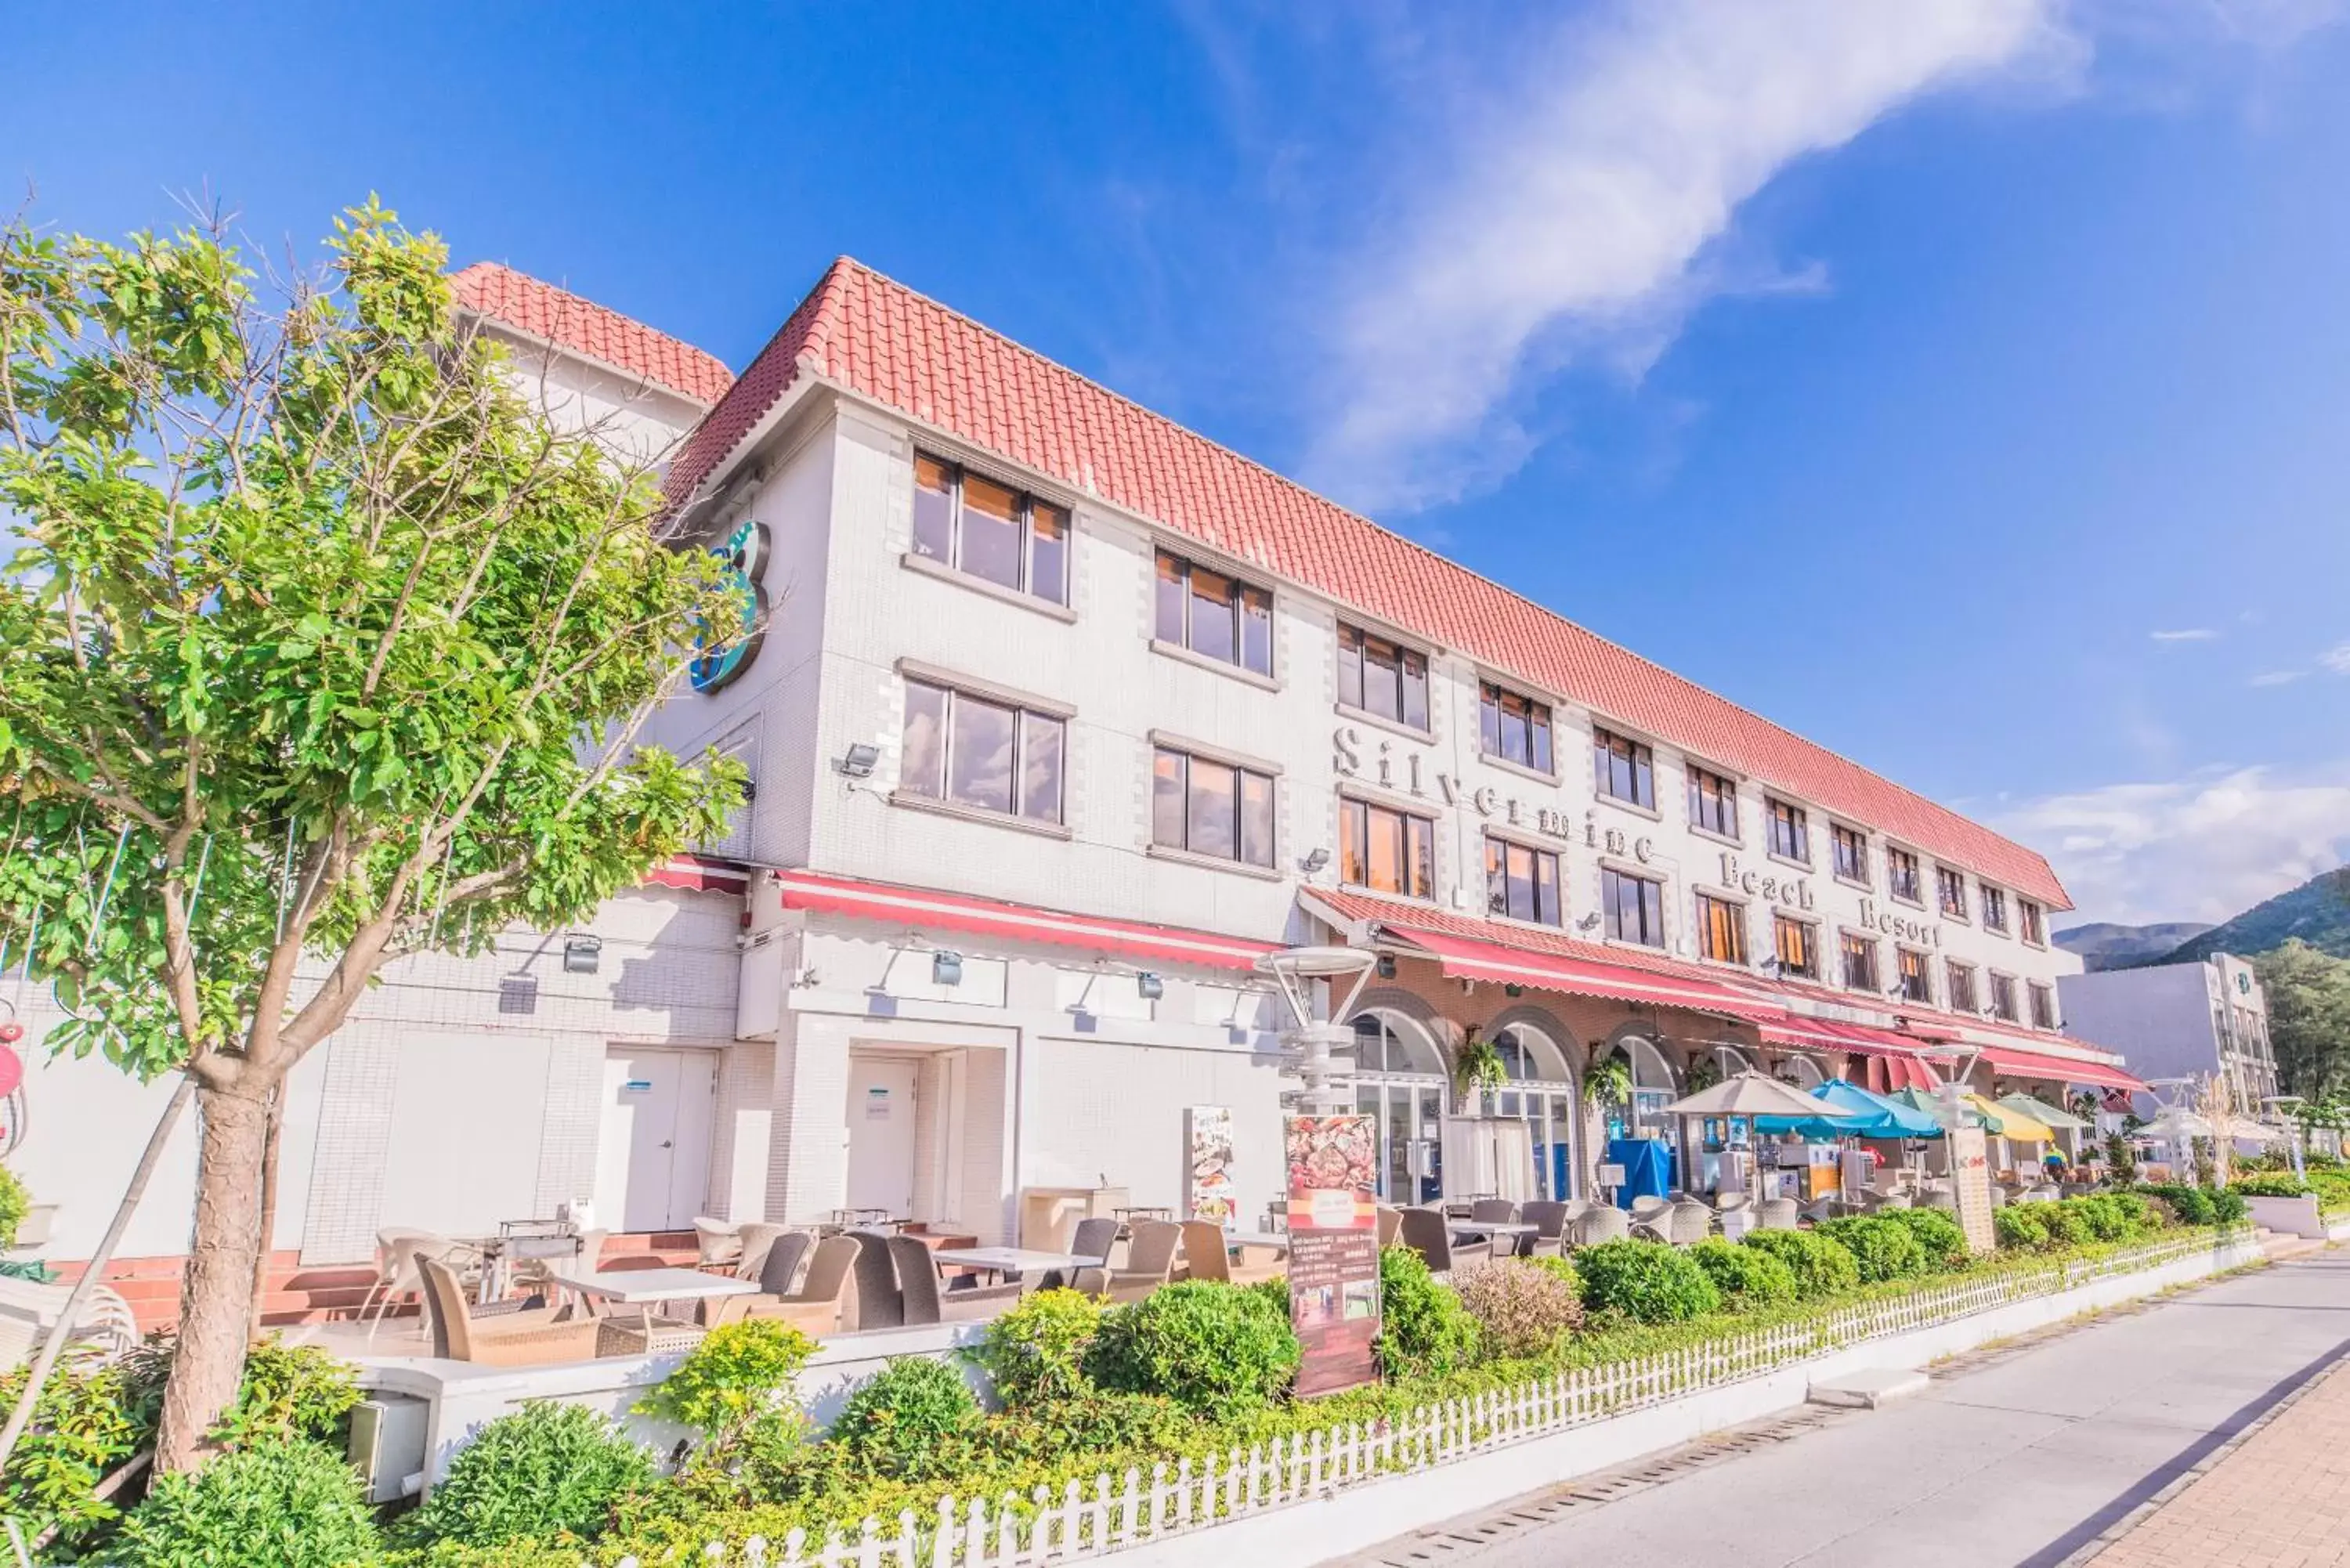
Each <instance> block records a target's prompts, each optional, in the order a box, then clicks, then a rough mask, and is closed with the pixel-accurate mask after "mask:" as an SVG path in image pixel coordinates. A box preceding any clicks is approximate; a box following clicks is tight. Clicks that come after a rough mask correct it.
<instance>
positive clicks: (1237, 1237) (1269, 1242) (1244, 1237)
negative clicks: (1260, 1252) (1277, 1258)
mask: <svg viewBox="0 0 2350 1568" xmlns="http://www.w3.org/2000/svg"><path fill="white" fill-rule="evenodd" d="M1224 1244H1225V1245H1226V1246H1228V1247H1272V1248H1274V1249H1276V1250H1277V1251H1284V1252H1285V1251H1288V1250H1289V1232H1288V1231H1225V1232H1224Z"/></svg>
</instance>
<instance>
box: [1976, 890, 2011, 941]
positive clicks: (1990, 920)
mask: <svg viewBox="0 0 2350 1568" xmlns="http://www.w3.org/2000/svg"><path fill="white" fill-rule="evenodd" d="M1979 886H1981V888H1982V912H1983V929H1984V930H1987V931H2004V930H2006V929H2007V894H2006V893H2005V892H2004V891H2003V890H2002V889H2001V888H1994V887H1992V886H1991V884H1990V883H1988V882H1984V883H1981V884H1979Z"/></svg>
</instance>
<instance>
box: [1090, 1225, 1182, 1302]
mask: <svg viewBox="0 0 2350 1568" xmlns="http://www.w3.org/2000/svg"><path fill="white" fill-rule="evenodd" d="M1127 1229H1128V1238H1127V1243H1126V1262H1124V1263H1123V1264H1122V1265H1120V1266H1119V1267H1118V1268H1115V1269H1112V1270H1111V1271H1110V1275H1109V1290H1108V1294H1109V1298H1110V1299H1111V1300H1112V1301H1120V1302H1132V1301H1140V1300H1141V1299H1142V1298H1143V1297H1144V1296H1147V1295H1149V1293H1151V1292H1153V1291H1155V1290H1157V1289H1158V1288H1159V1286H1161V1285H1163V1284H1165V1283H1166V1282H1168V1281H1169V1280H1170V1279H1172V1278H1174V1277H1175V1250H1176V1249H1177V1248H1178V1247H1180V1246H1181V1245H1182V1244H1183V1227H1182V1226H1180V1225H1178V1224H1176V1223H1175V1222H1174V1221H1173V1220H1136V1221H1135V1222H1134V1223H1133V1224H1132V1225H1130V1226H1128V1228H1127Z"/></svg>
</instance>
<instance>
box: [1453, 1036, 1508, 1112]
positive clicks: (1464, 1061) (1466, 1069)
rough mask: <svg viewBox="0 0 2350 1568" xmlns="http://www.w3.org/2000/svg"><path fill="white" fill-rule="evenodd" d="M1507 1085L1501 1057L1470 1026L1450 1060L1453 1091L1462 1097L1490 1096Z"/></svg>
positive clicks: (1489, 1041)
mask: <svg viewBox="0 0 2350 1568" xmlns="http://www.w3.org/2000/svg"><path fill="white" fill-rule="evenodd" d="M1509 1081H1510V1070H1509V1068H1508V1067H1507V1066H1505V1065H1504V1064H1503V1061H1502V1054H1501V1053H1500V1052H1499V1051H1497V1050H1495V1049H1494V1048H1493V1043H1492V1041H1491V1040H1488V1039H1486V1038H1485V1037H1484V1036H1483V1035H1482V1034H1480V1033H1478V1032H1477V1028H1476V1025H1474V1024H1471V1025H1470V1027H1469V1032H1468V1033H1467V1034H1466V1035H1465V1036H1463V1037H1462V1039H1461V1049H1460V1050H1459V1051H1458V1052H1457V1053H1455V1054H1454V1055H1453V1058H1452V1084H1453V1087H1455V1088H1457V1089H1459V1090H1460V1091H1461V1093H1462V1094H1464V1095H1465V1094H1469V1093H1471V1092H1472V1091H1475V1090H1479V1089H1482V1090H1485V1091H1487V1092H1488V1093H1490V1092H1492V1090H1495V1089H1498V1088H1501V1087H1502V1086H1503V1085H1505V1084H1507V1083H1508V1082H1509Z"/></svg>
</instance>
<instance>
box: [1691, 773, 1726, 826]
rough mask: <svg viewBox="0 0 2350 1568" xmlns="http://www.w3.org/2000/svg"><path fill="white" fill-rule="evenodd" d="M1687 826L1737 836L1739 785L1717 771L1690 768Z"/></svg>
mask: <svg viewBox="0 0 2350 1568" xmlns="http://www.w3.org/2000/svg"><path fill="white" fill-rule="evenodd" d="M1689 811H1690V818H1689V819H1690V826H1691V827H1702V828H1704V829H1705V830H1706V831H1707V832H1708V833H1719V834H1720V835H1721V836H1723V837H1724V838H1735V837H1737V836H1738V786H1737V785H1736V784H1731V782H1730V781H1729V780H1728V779H1726V778H1723V777H1722V776H1721V774H1710V773H1708V772H1706V771H1705V770H1704V769H1703V768H1700V767H1697V766H1695V765H1692V766H1691V767H1690V770H1689Z"/></svg>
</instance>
